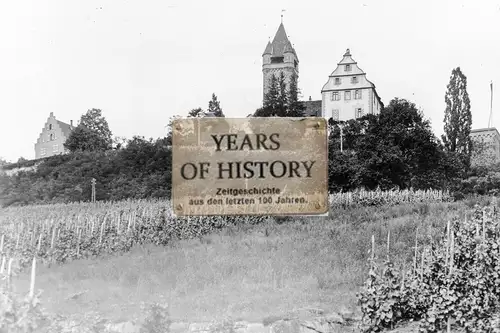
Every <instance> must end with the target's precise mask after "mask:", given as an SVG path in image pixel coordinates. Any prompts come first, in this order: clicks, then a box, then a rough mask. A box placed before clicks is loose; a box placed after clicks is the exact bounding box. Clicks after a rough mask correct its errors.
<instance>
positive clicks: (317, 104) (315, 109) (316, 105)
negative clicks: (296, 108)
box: [301, 100, 323, 117]
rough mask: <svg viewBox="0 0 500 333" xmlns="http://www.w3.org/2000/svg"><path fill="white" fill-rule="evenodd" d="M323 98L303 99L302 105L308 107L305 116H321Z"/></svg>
mask: <svg viewBox="0 0 500 333" xmlns="http://www.w3.org/2000/svg"><path fill="white" fill-rule="evenodd" d="M322 102H323V101H322V100H318V101H302V102H301V103H302V105H304V106H305V107H306V109H305V110H304V116H306V117H321V106H322Z"/></svg>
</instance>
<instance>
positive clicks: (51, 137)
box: [50, 133, 54, 141]
mask: <svg viewBox="0 0 500 333" xmlns="http://www.w3.org/2000/svg"><path fill="white" fill-rule="evenodd" d="M52 140H54V134H53V133H50V141H52Z"/></svg>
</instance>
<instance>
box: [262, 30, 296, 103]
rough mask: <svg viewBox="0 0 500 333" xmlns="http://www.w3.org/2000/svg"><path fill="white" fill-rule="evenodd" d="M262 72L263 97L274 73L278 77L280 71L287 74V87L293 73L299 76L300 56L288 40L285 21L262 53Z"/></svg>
mask: <svg viewBox="0 0 500 333" xmlns="http://www.w3.org/2000/svg"><path fill="white" fill-rule="evenodd" d="M262 73H263V80H264V81H263V86H264V91H263V99H264V95H265V94H266V93H267V90H268V86H269V81H270V79H271V76H272V75H273V74H274V75H275V76H276V77H278V76H279V75H280V73H283V74H285V78H286V82H287V87H288V84H289V82H290V77H291V76H292V74H295V75H296V76H297V78H298V76H299V58H298V57H297V53H296V52H295V49H294V48H293V46H292V43H291V42H290V40H288V36H287V35H286V31H285V27H284V25H283V22H281V24H280V26H279V27H278V31H277V32H276V35H275V36H274V39H273V42H272V43H271V42H270V41H269V42H267V45H266V49H265V50H264V53H263V54H262Z"/></svg>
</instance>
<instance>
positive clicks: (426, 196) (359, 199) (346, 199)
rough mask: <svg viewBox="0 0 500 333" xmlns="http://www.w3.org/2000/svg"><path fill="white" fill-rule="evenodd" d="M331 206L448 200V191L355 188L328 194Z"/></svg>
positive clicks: (394, 204)
mask: <svg viewBox="0 0 500 333" xmlns="http://www.w3.org/2000/svg"><path fill="white" fill-rule="evenodd" d="M329 200H330V206H331V207H332V208H348V207H352V206H361V207H367V206H396V205H401V204H406V203H435V202H450V201H452V198H451V196H450V195H449V193H448V192H442V191H438V190H417V191H414V190H411V189H406V190H391V191H381V190H380V189H376V190H375V191H366V190H357V191H351V192H339V193H333V194H330V196H329Z"/></svg>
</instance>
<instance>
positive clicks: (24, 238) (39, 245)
mask: <svg viewBox="0 0 500 333" xmlns="http://www.w3.org/2000/svg"><path fill="white" fill-rule="evenodd" d="M450 200H451V199H450V197H449V195H448V194H447V193H443V192H439V191H409V190H404V191H390V192H383V191H373V192H369V191H358V192H353V193H337V194H333V195H331V196H330V204H331V207H332V209H335V208H338V207H349V206H352V205H362V206H373V205H398V204H401V203H431V202H446V201H450ZM268 218H270V217H251V218H250V217H246V216H238V217H194V218H175V217H174V216H173V215H172V211H171V203H170V202H169V201H164V200H134V201H131V200H129V201H120V202H103V203H101V202H97V203H72V204H55V205H40V206H27V207H16V208H7V209H4V210H2V215H1V217H0V235H1V236H0V237H1V238H0V254H1V256H2V260H3V261H4V263H5V260H6V259H7V258H16V259H17V260H18V261H17V262H18V264H19V265H20V266H21V268H24V267H26V266H27V265H29V264H30V263H31V260H32V258H33V257H36V258H37V260H39V261H40V262H42V263H43V264H47V265H50V264H54V263H65V262H68V261H71V260H75V259H83V258H92V257H96V256H99V255H103V254H119V253H123V252H126V251H128V250H130V249H131V248H132V247H133V246H134V245H137V244H144V243H152V244H155V245H166V244H168V243H169V242H170V241H172V240H174V239H190V238H195V237H201V236H203V235H205V234H208V233H211V232H213V231H214V230H217V229H221V228H223V227H225V226H228V225H230V224H241V223H258V222H259V221H262V220H265V219H268Z"/></svg>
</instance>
